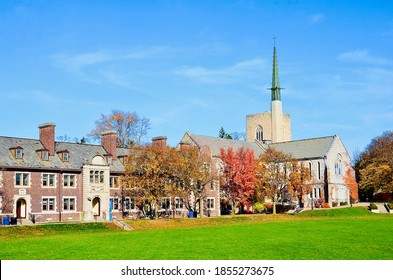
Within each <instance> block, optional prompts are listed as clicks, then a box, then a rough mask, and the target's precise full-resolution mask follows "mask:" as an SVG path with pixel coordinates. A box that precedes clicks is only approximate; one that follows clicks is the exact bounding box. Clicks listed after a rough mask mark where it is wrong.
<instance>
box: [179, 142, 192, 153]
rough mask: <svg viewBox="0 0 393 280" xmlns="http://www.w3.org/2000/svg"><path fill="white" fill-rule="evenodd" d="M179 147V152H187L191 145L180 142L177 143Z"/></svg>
mask: <svg viewBox="0 0 393 280" xmlns="http://www.w3.org/2000/svg"><path fill="white" fill-rule="evenodd" d="M179 146H180V151H181V152H183V151H187V150H188V149H190V148H191V144H190V143H187V142H180V143H179Z"/></svg>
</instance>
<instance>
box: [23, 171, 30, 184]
mask: <svg viewBox="0 0 393 280" xmlns="http://www.w3.org/2000/svg"><path fill="white" fill-rule="evenodd" d="M28 182H29V174H27V173H24V174H23V185H24V186H27V185H28Z"/></svg>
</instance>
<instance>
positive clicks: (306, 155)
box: [188, 134, 337, 159]
mask: <svg viewBox="0 0 393 280" xmlns="http://www.w3.org/2000/svg"><path fill="white" fill-rule="evenodd" d="M188 135H189V136H190V138H191V139H192V140H193V141H194V142H195V143H196V144H197V145H198V146H199V147H202V146H208V147H209V148H210V151H211V153H212V155H213V156H219V154H220V149H221V148H224V149H228V148H229V147H232V149H234V150H235V151H236V150H237V149H239V148H240V147H244V148H249V149H250V150H252V151H254V154H255V156H257V157H258V156H259V155H260V154H261V153H263V151H264V150H265V149H266V148H268V147H271V148H274V149H276V150H278V151H281V152H283V153H286V154H291V155H292V156H293V157H295V158H296V159H313V158H323V157H324V156H325V155H327V153H328V151H329V149H330V147H331V146H332V144H333V141H334V139H335V138H336V137H337V136H327V137H320V138H311V139H303V140H295V141H288V142H282V143H275V144H269V145H267V144H263V143H261V142H245V141H236V140H230V139H223V138H219V137H210V136H202V135H195V134H188Z"/></svg>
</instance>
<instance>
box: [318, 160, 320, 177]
mask: <svg viewBox="0 0 393 280" xmlns="http://www.w3.org/2000/svg"><path fill="white" fill-rule="evenodd" d="M318 180H321V163H320V162H319V161H318Z"/></svg>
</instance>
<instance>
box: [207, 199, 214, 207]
mask: <svg viewBox="0 0 393 280" xmlns="http://www.w3.org/2000/svg"><path fill="white" fill-rule="evenodd" d="M206 208H207V209H214V198H208V199H207V200H206Z"/></svg>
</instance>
